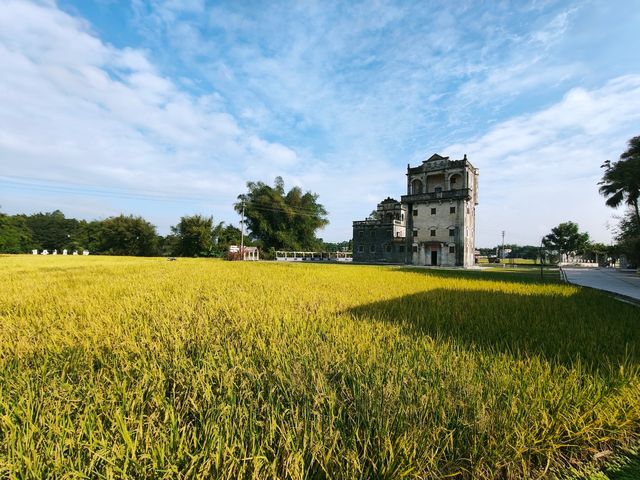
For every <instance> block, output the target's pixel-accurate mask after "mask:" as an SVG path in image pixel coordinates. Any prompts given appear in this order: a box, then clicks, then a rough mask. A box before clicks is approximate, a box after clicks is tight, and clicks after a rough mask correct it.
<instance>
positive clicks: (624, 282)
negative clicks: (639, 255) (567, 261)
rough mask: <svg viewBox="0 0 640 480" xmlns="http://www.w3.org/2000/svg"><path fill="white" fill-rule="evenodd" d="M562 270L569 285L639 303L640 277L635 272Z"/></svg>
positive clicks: (564, 268)
mask: <svg viewBox="0 0 640 480" xmlns="http://www.w3.org/2000/svg"><path fill="white" fill-rule="evenodd" d="M562 270H563V271H564V273H565V274H566V276H567V281H569V282H570V283H575V284H576V285H583V286H585V287H592V288H598V289H600V290H606V291H608V292H613V293H617V294H619V295H624V296H626V297H631V298H634V299H636V300H638V301H640V275H638V274H637V273H636V272H635V270H619V269H617V268H567V267H562Z"/></svg>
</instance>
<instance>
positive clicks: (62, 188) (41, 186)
mask: <svg viewBox="0 0 640 480" xmlns="http://www.w3.org/2000/svg"><path fill="white" fill-rule="evenodd" d="M0 183H4V184H5V185H8V186H9V187H10V188H15V189H20V190H26V191H36V192H47V193H65V194H70V195H88V196H93V197H105V198H120V199H126V200H152V201H162V202H193V201H202V202H210V201H211V200H212V199H211V198H207V197H200V196H183V195H175V194H170V193H169V194H167V193H165V192H160V191H154V190H149V189H146V190H141V192H145V191H146V192H148V193H138V192H131V191H127V190H126V189H125V188H123V187H111V186H109V187H99V186H95V185H89V184H80V183H73V182H65V183H63V182H57V183H55V184H54V183H53V182H52V181H50V180H44V179H38V178H34V177H19V176H9V175H0ZM118 190H119V191H118ZM245 203H246V204H247V205H250V206H252V208H254V209H256V210H261V211H271V212H280V213H293V214H295V215H302V216H309V217H314V216H316V215H317V213H315V212H314V211H313V210H312V209H309V208H306V207H299V206H292V205H291V206H290V205H284V206H278V205H275V204H268V203H266V202H260V201H258V202H256V201H248V202H245Z"/></svg>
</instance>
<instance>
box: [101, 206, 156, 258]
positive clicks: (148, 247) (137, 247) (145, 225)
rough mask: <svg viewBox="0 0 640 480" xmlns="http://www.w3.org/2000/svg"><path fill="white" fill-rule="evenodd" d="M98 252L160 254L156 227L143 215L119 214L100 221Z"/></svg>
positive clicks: (109, 253)
mask: <svg viewBox="0 0 640 480" xmlns="http://www.w3.org/2000/svg"><path fill="white" fill-rule="evenodd" d="M100 227H101V228H100V233H99V237H100V247H99V250H98V253H105V254H107V255H135V256H139V257H149V256H153V255H157V254H158V234H157V233H156V227H155V226H154V225H152V224H150V223H149V222H147V221H146V220H145V219H144V218H142V217H134V216H133V215H130V216H125V215H119V216H117V217H110V218H107V219H106V220H103V221H102V222H100Z"/></svg>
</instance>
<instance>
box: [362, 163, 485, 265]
mask: <svg viewBox="0 0 640 480" xmlns="http://www.w3.org/2000/svg"><path fill="white" fill-rule="evenodd" d="M477 204H478V169H476V168H475V167H474V166H473V165H471V163H470V162H469V161H468V160H467V156H466V155H465V156H464V158H462V159H461V160H450V159H449V157H442V156H440V155H438V154H434V155H432V156H431V157H429V158H428V159H426V160H424V161H423V162H422V164H421V165H419V166H417V167H411V166H410V165H407V194H406V195H403V196H402V197H401V198H400V201H398V200H395V199H393V198H387V199H386V200H383V201H382V202H380V203H379V204H378V207H377V209H376V211H375V215H374V216H373V218H369V219H367V220H362V221H355V222H353V260H354V261H356V262H386V263H405V264H413V265H430V266H447V267H452V266H463V267H469V266H471V265H473V263H474V250H475V230H476V229H475V209H476V205H477Z"/></svg>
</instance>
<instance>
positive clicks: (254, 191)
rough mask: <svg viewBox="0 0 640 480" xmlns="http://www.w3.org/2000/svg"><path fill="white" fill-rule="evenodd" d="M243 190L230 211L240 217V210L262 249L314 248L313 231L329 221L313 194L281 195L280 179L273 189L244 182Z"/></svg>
mask: <svg viewBox="0 0 640 480" xmlns="http://www.w3.org/2000/svg"><path fill="white" fill-rule="evenodd" d="M247 189H248V192H247V193H244V194H242V195H238V202H237V203H236V204H235V205H234V207H235V209H236V211H237V212H238V213H240V212H241V211H242V209H243V206H244V211H245V218H246V225H247V228H248V229H249V232H250V234H251V236H252V237H254V238H256V239H257V240H259V241H260V242H261V244H262V246H263V248H265V249H276V250H278V249H282V250H307V249H309V250H310V249H315V248H316V247H318V245H319V241H318V239H317V238H316V231H317V230H319V229H321V228H323V227H324V226H326V225H327V224H328V223H329V221H328V219H327V211H326V210H325V208H324V206H322V205H321V204H320V203H318V195H317V194H315V193H311V192H303V191H302V190H301V189H300V188H299V187H293V188H292V189H291V190H289V191H288V192H285V188H284V181H283V180H282V178H281V177H277V178H276V180H275V183H274V185H273V186H270V185H267V184H265V183H263V182H248V183H247Z"/></svg>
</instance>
